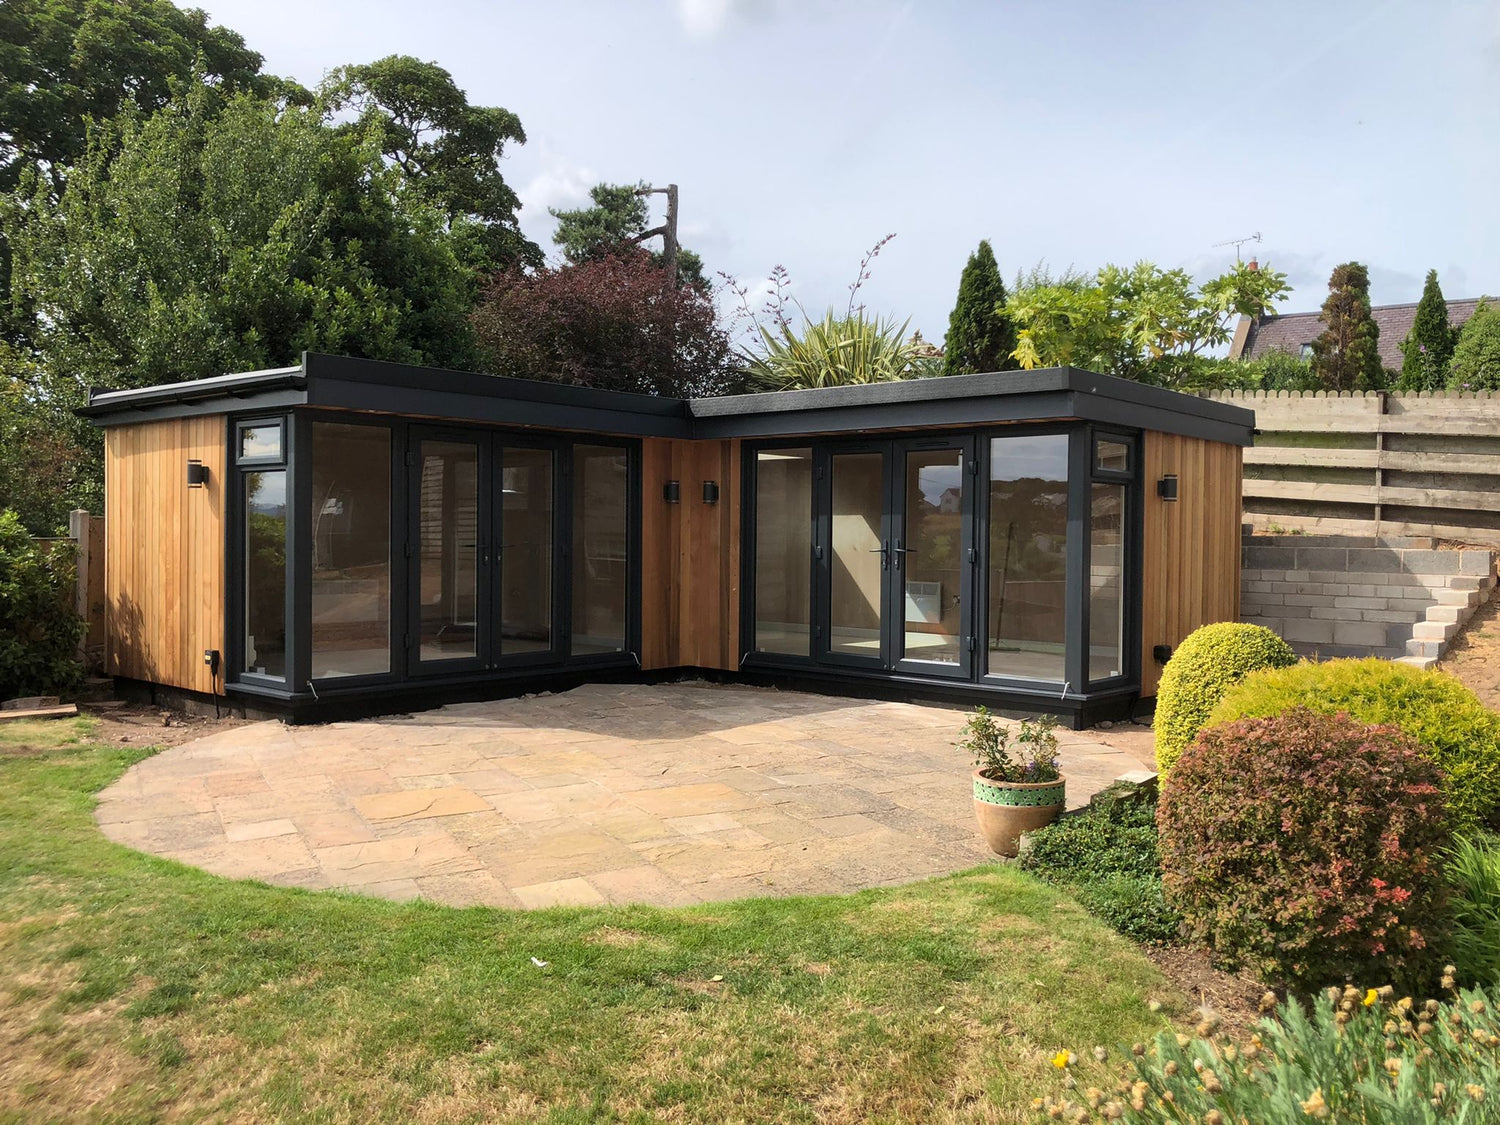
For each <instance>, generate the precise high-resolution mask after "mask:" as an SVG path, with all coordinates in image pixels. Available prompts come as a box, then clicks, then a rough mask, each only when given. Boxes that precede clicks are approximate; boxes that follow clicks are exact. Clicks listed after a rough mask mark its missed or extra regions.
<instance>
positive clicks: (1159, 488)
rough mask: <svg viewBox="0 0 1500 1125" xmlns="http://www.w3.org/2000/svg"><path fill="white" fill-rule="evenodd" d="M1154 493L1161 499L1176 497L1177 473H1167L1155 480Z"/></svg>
mask: <svg viewBox="0 0 1500 1125" xmlns="http://www.w3.org/2000/svg"><path fill="white" fill-rule="evenodd" d="M1156 494H1157V495H1158V496H1160V497H1161V498H1162V499H1163V500H1176V499H1177V474H1176V473H1169V474H1168V475H1166V476H1164V477H1162V478H1161V480H1159V481H1157V482H1156Z"/></svg>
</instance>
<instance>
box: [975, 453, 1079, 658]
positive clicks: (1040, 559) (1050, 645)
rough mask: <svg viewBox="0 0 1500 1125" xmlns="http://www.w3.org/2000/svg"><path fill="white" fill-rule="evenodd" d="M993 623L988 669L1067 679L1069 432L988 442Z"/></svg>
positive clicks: (988, 624)
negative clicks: (1065, 667) (1065, 669)
mask: <svg viewBox="0 0 1500 1125" xmlns="http://www.w3.org/2000/svg"><path fill="white" fill-rule="evenodd" d="M989 525H990V543H989V560H990V561H989V575H988V584H989V613H988V617H989V620H988V621H987V622H986V625H985V634H986V638H985V649H986V663H985V671H986V672H987V673H988V674H989V675H991V676H1006V677H1013V678H1018V679H1028V680H1056V681H1061V680H1062V679H1063V678H1064V675H1065V671H1064V658H1065V654H1066V650H1067V640H1068V635H1067V612H1066V611H1067V602H1068V553H1067V547H1068V435H1067V434H1035V435H1026V436H1018V437H997V438H992V439H991V440H990V479H989Z"/></svg>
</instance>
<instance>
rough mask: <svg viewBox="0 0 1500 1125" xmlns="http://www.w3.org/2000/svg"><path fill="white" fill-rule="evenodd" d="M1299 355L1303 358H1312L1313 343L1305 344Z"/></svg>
mask: <svg viewBox="0 0 1500 1125" xmlns="http://www.w3.org/2000/svg"><path fill="white" fill-rule="evenodd" d="M1298 356H1299V358H1301V359H1312V357H1313V346H1312V345H1311V344H1303V345H1302V350H1301V351H1300V352H1299V353H1298Z"/></svg>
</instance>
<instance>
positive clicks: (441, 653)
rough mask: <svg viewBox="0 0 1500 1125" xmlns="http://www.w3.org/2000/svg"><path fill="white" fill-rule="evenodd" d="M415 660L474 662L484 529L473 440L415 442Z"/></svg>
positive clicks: (478, 650)
mask: <svg viewBox="0 0 1500 1125" xmlns="http://www.w3.org/2000/svg"><path fill="white" fill-rule="evenodd" d="M416 452H417V456H416V467H415V470H414V471H415V473H416V476H417V482H416V484H417V488H416V492H417V497H416V513H415V515H416V525H417V534H416V548H417V551H416V553H417V558H416V564H417V565H416V581H415V583H414V585H415V596H416V603H417V614H416V616H417V637H416V652H417V660H418V662H419V663H421V664H432V663H435V662H442V663H444V664H449V663H452V662H458V661H471V662H478V660H479V658H480V655H481V653H482V651H483V650H482V648H481V645H482V643H483V639H482V638H481V637H480V635H479V622H480V619H481V616H480V615H481V609H482V606H481V600H482V599H481V595H482V586H481V577H482V571H483V570H484V569H485V566H484V562H485V560H484V559H483V557H482V554H481V541H482V536H483V533H484V528H483V527H482V525H481V506H480V495H479V481H480V475H479V472H480V449H479V443H478V442H477V441H449V440H431V439H423V440H419V441H418V442H417V451H416Z"/></svg>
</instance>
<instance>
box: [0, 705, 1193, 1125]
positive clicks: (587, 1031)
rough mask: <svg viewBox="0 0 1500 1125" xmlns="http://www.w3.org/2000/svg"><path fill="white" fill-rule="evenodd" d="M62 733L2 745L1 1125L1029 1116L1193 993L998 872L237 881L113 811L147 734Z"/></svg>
mask: <svg viewBox="0 0 1500 1125" xmlns="http://www.w3.org/2000/svg"><path fill="white" fill-rule="evenodd" d="M49 729H50V728H49ZM11 730H12V734H13V735H14V736H16V737H17V741H18V742H19V741H20V737H21V736H20V734H19V732H16V731H15V730H14V728H11ZM87 733H88V731H87V728H86V725H84V724H77V725H75V729H74V735H75V736H76V737H78V738H82V737H86V736H87ZM43 737H45V738H50V739H56V740H58V741H56V742H54V743H53V748H52V749H50V750H48V751H47V752H45V753H35V754H32V755H30V756H17V755H15V754H11V755H3V756H0V1078H3V1080H0V1122H22V1121H24V1122H28V1123H33V1122H46V1121H62V1120H89V1121H101V1122H147V1121H174V1122H176V1121H198V1120H224V1119H234V1120H257V1121H260V1120H280V1121H312V1122H344V1121H348V1122H378V1121H389V1122H407V1121H419V1122H458V1121H481V1120H482V1121H543V1122H556V1123H563V1122H594V1121H624V1122H647V1121H657V1120H671V1121H713V1122H719V1121H808V1122H811V1121H848V1122H856V1121H889V1122H897V1121H900V1122H908V1121H926V1120H943V1121H967V1120H973V1121H1024V1120H1030V1119H1032V1117H1033V1114H1032V1113H1031V1111H1030V1110H1029V1108H1028V1106H1029V1102H1030V1099H1031V1098H1032V1097H1033V1096H1036V1095H1038V1094H1042V1093H1054V1092H1057V1089H1058V1086H1057V1081H1058V1079H1057V1075H1056V1072H1055V1071H1053V1070H1052V1068H1051V1067H1050V1066H1049V1065H1048V1063H1047V1057H1048V1056H1049V1055H1050V1054H1051V1053H1052V1052H1054V1051H1056V1050H1057V1049H1059V1048H1060V1047H1063V1046H1067V1047H1072V1048H1078V1047H1079V1046H1080V1045H1084V1046H1087V1045H1092V1044H1095V1043H1104V1044H1110V1045H1112V1044H1114V1043H1117V1042H1129V1041H1134V1040H1139V1039H1145V1038H1147V1037H1148V1036H1149V1035H1150V1034H1151V1033H1153V1032H1154V1031H1156V1030H1158V1029H1159V1028H1161V1027H1162V1026H1164V1022H1163V1021H1164V1020H1165V1018H1166V1015H1167V1014H1168V1013H1171V1012H1181V1011H1183V1010H1184V1009H1185V1002H1184V1001H1182V1000H1181V999H1180V998H1179V997H1177V996H1176V995H1175V994H1174V993H1173V991H1172V989H1171V987H1170V986H1169V985H1168V984H1167V983H1166V982H1165V981H1164V980H1163V979H1162V978H1161V976H1160V975H1159V974H1158V973H1157V971H1156V970H1155V969H1154V968H1153V967H1152V966H1151V964H1150V963H1149V962H1148V961H1146V960H1145V959H1144V958H1143V957H1142V956H1141V955H1140V953H1139V952H1138V951H1137V950H1136V949H1135V948H1134V947H1133V946H1131V945H1130V944H1129V943H1128V942H1127V941H1125V940H1124V939H1123V938H1121V937H1119V936H1118V935H1116V934H1114V933H1112V932H1110V931H1109V930H1107V929H1106V928H1105V927H1104V926H1103V925H1102V924H1100V923H1098V922H1096V921H1094V920H1093V919H1091V918H1089V917H1088V916H1087V915H1085V914H1084V912H1083V911H1082V910H1081V909H1080V908H1079V907H1078V906H1077V905H1076V904H1075V903H1073V902H1072V901H1071V900H1069V899H1067V898H1066V897H1064V896H1063V895H1061V894H1059V893H1057V892H1056V891H1053V890H1051V889H1049V888H1047V887H1045V886H1043V885H1042V884H1040V883H1038V882H1036V881H1034V880H1032V879H1031V878H1030V877H1029V876H1026V875H1023V874H1020V873H1019V872H1015V871H1013V870H1009V869H1004V868H999V867H995V868H980V869H977V870H975V871H971V872H967V873H964V874H961V875H956V876H953V877H950V878H946V879H941V880H935V881H931V882H926V883H921V884H916V885H913V886H908V887H903V888H899V889H890V890H876V891H866V892H862V893H859V894H854V895H849V896H840V897H828V898H803V899H779V900H768V899H767V900H752V901H743V902H736V903H727V904H716V905H711V906H703V907H697V908H692V909H687V910H659V909H652V908H645V907H630V908H589V909H576V908H569V909H554V910H545V911H535V912H508V911H500V910H490V909H482V908H474V909H468V910H455V909H449V908H445V907H439V906H433V905H428V904H422V903H413V904H400V903H391V902H384V901H379V900H374V899H367V898H362V897H358V896H355V895H345V894H333V893H326V892H323V893H314V892H305V891H299V890H289V889H282V888H274V887H268V886H265V885H263V884H257V883H247V882H233V881H229V880H225V879H220V878H218V877H215V876H212V875H208V874H206V873H203V872H200V871H197V870H194V869H192V868H188V867H184V866H182V865H180V864H177V863H174V862H171V861H168V860H162V859H156V858H153V857H150V856H145V855H142V854H139V853H136V852H133V851H130V850H129V849H126V848H123V847H120V846H118V845H115V844H111V843H109V842H108V841H107V840H105V839H104V838H103V836H101V835H100V833H99V832H98V830H97V829H96V827H95V825H94V823H93V820H92V818H91V815H90V814H91V809H92V807H93V803H94V797H93V794H94V793H95V792H97V791H98V790H99V789H100V788H101V787H103V786H105V785H107V784H109V783H110V782H111V781H112V780H114V779H115V778H116V777H117V776H119V774H120V773H121V771H122V770H124V769H125V768H127V767H128V766H129V765H130V764H131V763H132V762H134V761H137V760H139V759H140V758H141V757H142V756H144V755H143V753H142V752H140V751H136V750H124V749H119V748H110V747H99V746H90V745H72V746H69V745H66V737H67V736H66V734H65V733H64V732H61V731H59V732H58V733H57V734H48V735H46V736H42V735H40V734H35V735H34V739H36V740H40V739H42V738H43ZM30 745H33V746H36V745H39V741H33V742H32V743H30ZM955 779H956V780H955V784H957V781H958V780H959V778H958V775H957V774H955ZM533 956H536V957H539V958H541V959H543V960H545V961H548V962H550V964H549V965H548V967H547V968H545V969H539V968H537V967H536V966H534V965H533V964H532V962H531V958H532V957H533ZM1151 998H1157V999H1161V1000H1163V1001H1164V1003H1165V1008H1164V1010H1163V1012H1162V1013H1161V1014H1156V1015H1153V1014H1152V1013H1151V1012H1150V1011H1149V1010H1148V1007H1147V1001H1148V1000H1149V999H1151ZM1090 1065H1092V1063H1091V1060H1090ZM1086 1077H1087V1072H1086V1071H1085V1072H1083V1073H1081V1074H1080V1078H1081V1079H1083V1078H1086ZM1100 1077H1101V1078H1102V1075H1101V1076H1100ZM1100 1084H1101V1085H1103V1084H1104V1083H1103V1082H1100Z"/></svg>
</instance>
